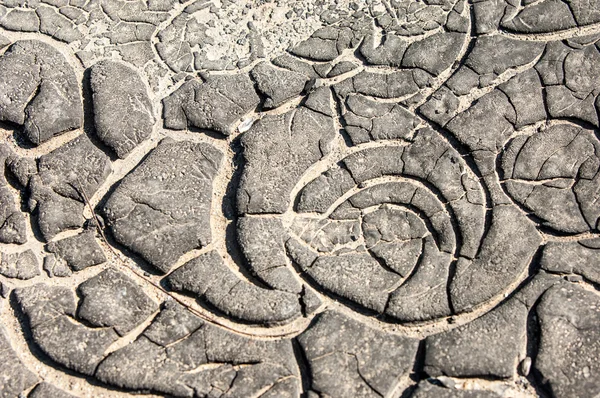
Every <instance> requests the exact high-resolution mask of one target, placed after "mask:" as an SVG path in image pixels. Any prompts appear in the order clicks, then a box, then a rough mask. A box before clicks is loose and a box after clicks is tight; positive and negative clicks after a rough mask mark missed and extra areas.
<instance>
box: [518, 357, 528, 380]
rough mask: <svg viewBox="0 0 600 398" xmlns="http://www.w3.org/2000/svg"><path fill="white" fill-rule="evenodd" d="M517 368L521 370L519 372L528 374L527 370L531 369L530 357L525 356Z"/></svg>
mask: <svg viewBox="0 0 600 398" xmlns="http://www.w3.org/2000/svg"><path fill="white" fill-rule="evenodd" d="M519 370H520V371H521V374H522V375H523V376H527V375H529V371H531V358H530V357H525V359H523V360H522V361H521V364H520V366H519Z"/></svg>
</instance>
